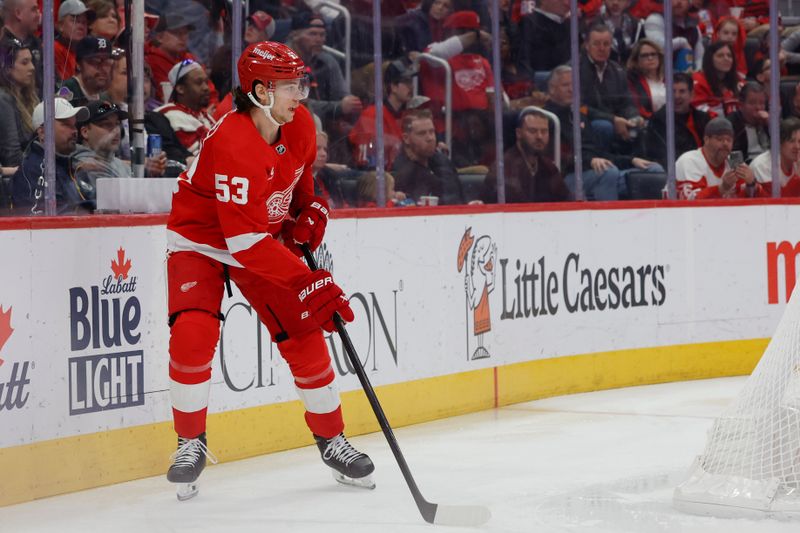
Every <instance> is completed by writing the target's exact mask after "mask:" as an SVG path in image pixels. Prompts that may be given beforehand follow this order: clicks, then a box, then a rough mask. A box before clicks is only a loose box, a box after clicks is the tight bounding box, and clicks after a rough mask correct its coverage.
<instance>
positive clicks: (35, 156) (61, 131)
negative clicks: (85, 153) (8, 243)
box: [11, 98, 95, 215]
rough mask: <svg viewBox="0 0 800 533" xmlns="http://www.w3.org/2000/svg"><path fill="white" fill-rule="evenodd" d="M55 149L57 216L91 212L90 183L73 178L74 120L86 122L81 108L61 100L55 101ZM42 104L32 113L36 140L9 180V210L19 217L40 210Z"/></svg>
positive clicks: (42, 140)
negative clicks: (10, 195)
mask: <svg viewBox="0 0 800 533" xmlns="http://www.w3.org/2000/svg"><path fill="white" fill-rule="evenodd" d="M54 105H55V121H54V126H53V129H54V134H55V149H56V168H55V175H56V191H55V195H56V210H57V213H58V214H59V215H68V214H79V213H87V212H91V211H93V210H94V208H95V193H94V187H93V186H92V184H91V183H89V182H87V181H85V180H82V179H80V178H79V177H77V176H75V161H74V159H73V154H74V152H75V143H76V141H77V139H78V132H77V130H76V129H75V122H76V120H86V118H87V117H88V116H89V111H88V110H87V109H86V108H85V107H72V104H70V103H69V102H68V101H67V100H64V99H63V98H56V99H55V103H54ZM43 124H44V104H43V103H39V104H38V105H37V106H36V107H35V108H34V110H33V127H34V128H35V130H36V136H37V140H35V141H33V142H32V143H31V145H30V149H29V150H28V151H27V152H26V153H25V156H24V158H23V159H22V164H21V165H20V166H19V168H18V169H17V172H16V174H14V176H13V177H12V185H11V187H12V207H13V209H14V210H15V212H17V213H18V214H20V215H23V214H40V213H42V212H43V211H44V186H45V185H44V180H43V178H42V168H43V165H44V146H43V144H42V143H44V126H43Z"/></svg>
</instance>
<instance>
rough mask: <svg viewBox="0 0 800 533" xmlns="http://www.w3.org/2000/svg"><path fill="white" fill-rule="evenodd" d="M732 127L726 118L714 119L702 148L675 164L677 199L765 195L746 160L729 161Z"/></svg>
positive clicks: (683, 156) (707, 126) (679, 159)
mask: <svg viewBox="0 0 800 533" xmlns="http://www.w3.org/2000/svg"><path fill="white" fill-rule="evenodd" d="M732 147H733V125H731V123H730V121H729V120H728V119H726V118H723V117H717V118H714V119H711V120H710V121H709V122H708V124H706V127H705V131H704V133H703V147H702V148H698V149H697V150H692V151H691V152H686V153H685V154H683V155H682V156H680V157H679V158H678V160H677V161H676V162H675V180H676V182H677V183H676V185H677V189H678V198H679V199H682V200H694V199H696V198H697V199H702V198H736V197H745V198H746V197H748V196H750V197H752V196H760V195H762V189H761V187H760V186H759V185H758V184H757V183H756V181H755V176H754V175H753V171H752V170H750V167H748V166H747V165H746V164H745V163H744V162H743V161H742V162H738V163H737V164H736V165H735V167H734V166H733V164H732V162H731V161H729V159H728V156H729V155H730V154H731V149H732Z"/></svg>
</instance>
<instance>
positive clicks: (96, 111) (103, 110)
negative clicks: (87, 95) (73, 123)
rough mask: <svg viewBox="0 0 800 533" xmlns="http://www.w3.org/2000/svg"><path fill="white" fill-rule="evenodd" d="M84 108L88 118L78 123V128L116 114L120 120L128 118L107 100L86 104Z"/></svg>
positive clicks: (125, 113) (126, 114)
mask: <svg viewBox="0 0 800 533" xmlns="http://www.w3.org/2000/svg"><path fill="white" fill-rule="evenodd" d="M86 108H87V109H88V110H89V118H87V119H86V120H84V121H83V122H81V123H79V124H78V126H85V125H86V124H91V123H92V122H98V121H100V120H103V119H104V118H106V117H107V116H109V115H113V114H116V115H117V117H119V119H120V120H125V119H126V118H128V113H127V112H125V111H123V110H122V109H120V108H119V107H118V106H117V105H116V104H114V103H111V102H109V101H108V100H92V101H91V102H89V103H88V104H86Z"/></svg>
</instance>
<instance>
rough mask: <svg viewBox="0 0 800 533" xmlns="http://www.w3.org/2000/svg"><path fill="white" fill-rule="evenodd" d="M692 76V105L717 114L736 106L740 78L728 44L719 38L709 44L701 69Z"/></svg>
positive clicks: (736, 107) (727, 112)
mask: <svg viewBox="0 0 800 533" xmlns="http://www.w3.org/2000/svg"><path fill="white" fill-rule="evenodd" d="M692 78H693V79H694V98H692V106H694V107H696V108H697V109H699V110H700V111H705V112H706V113H710V114H713V115H714V116H719V117H723V116H725V115H729V114H731V113H733V112H734V111H736V110H737V109H738V108H739V88H740V87H741V84H742V79H741V77H740V76H739V73H738V71H737V67H736V56H735V55H734V52H733V47H732V46H731V45H730V44H728V43H725V42H721V41H717V42H715V43H711V45H709V47H708V49H707V50H706V52H705V55H704V56H703V70H701V71H700V72H695V73H694V75H693V76H692Z"/></svg>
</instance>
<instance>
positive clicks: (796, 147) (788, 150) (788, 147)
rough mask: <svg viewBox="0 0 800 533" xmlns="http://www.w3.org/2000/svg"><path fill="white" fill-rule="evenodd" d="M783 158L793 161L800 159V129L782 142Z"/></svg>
mask: <svg viewBox="0 0 800 533" xmlns="http://www.w3.org/2000/svg"><path fill="white" fill-rule="evenodd" d="M781 159H785V160H787V161H791V162H793V163H797V162H798V161H800V130H796V131H795V132H794V133H792V136H791V138H790V139H789V140H788V141H785V142H783V143H781Z"/></svg>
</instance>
